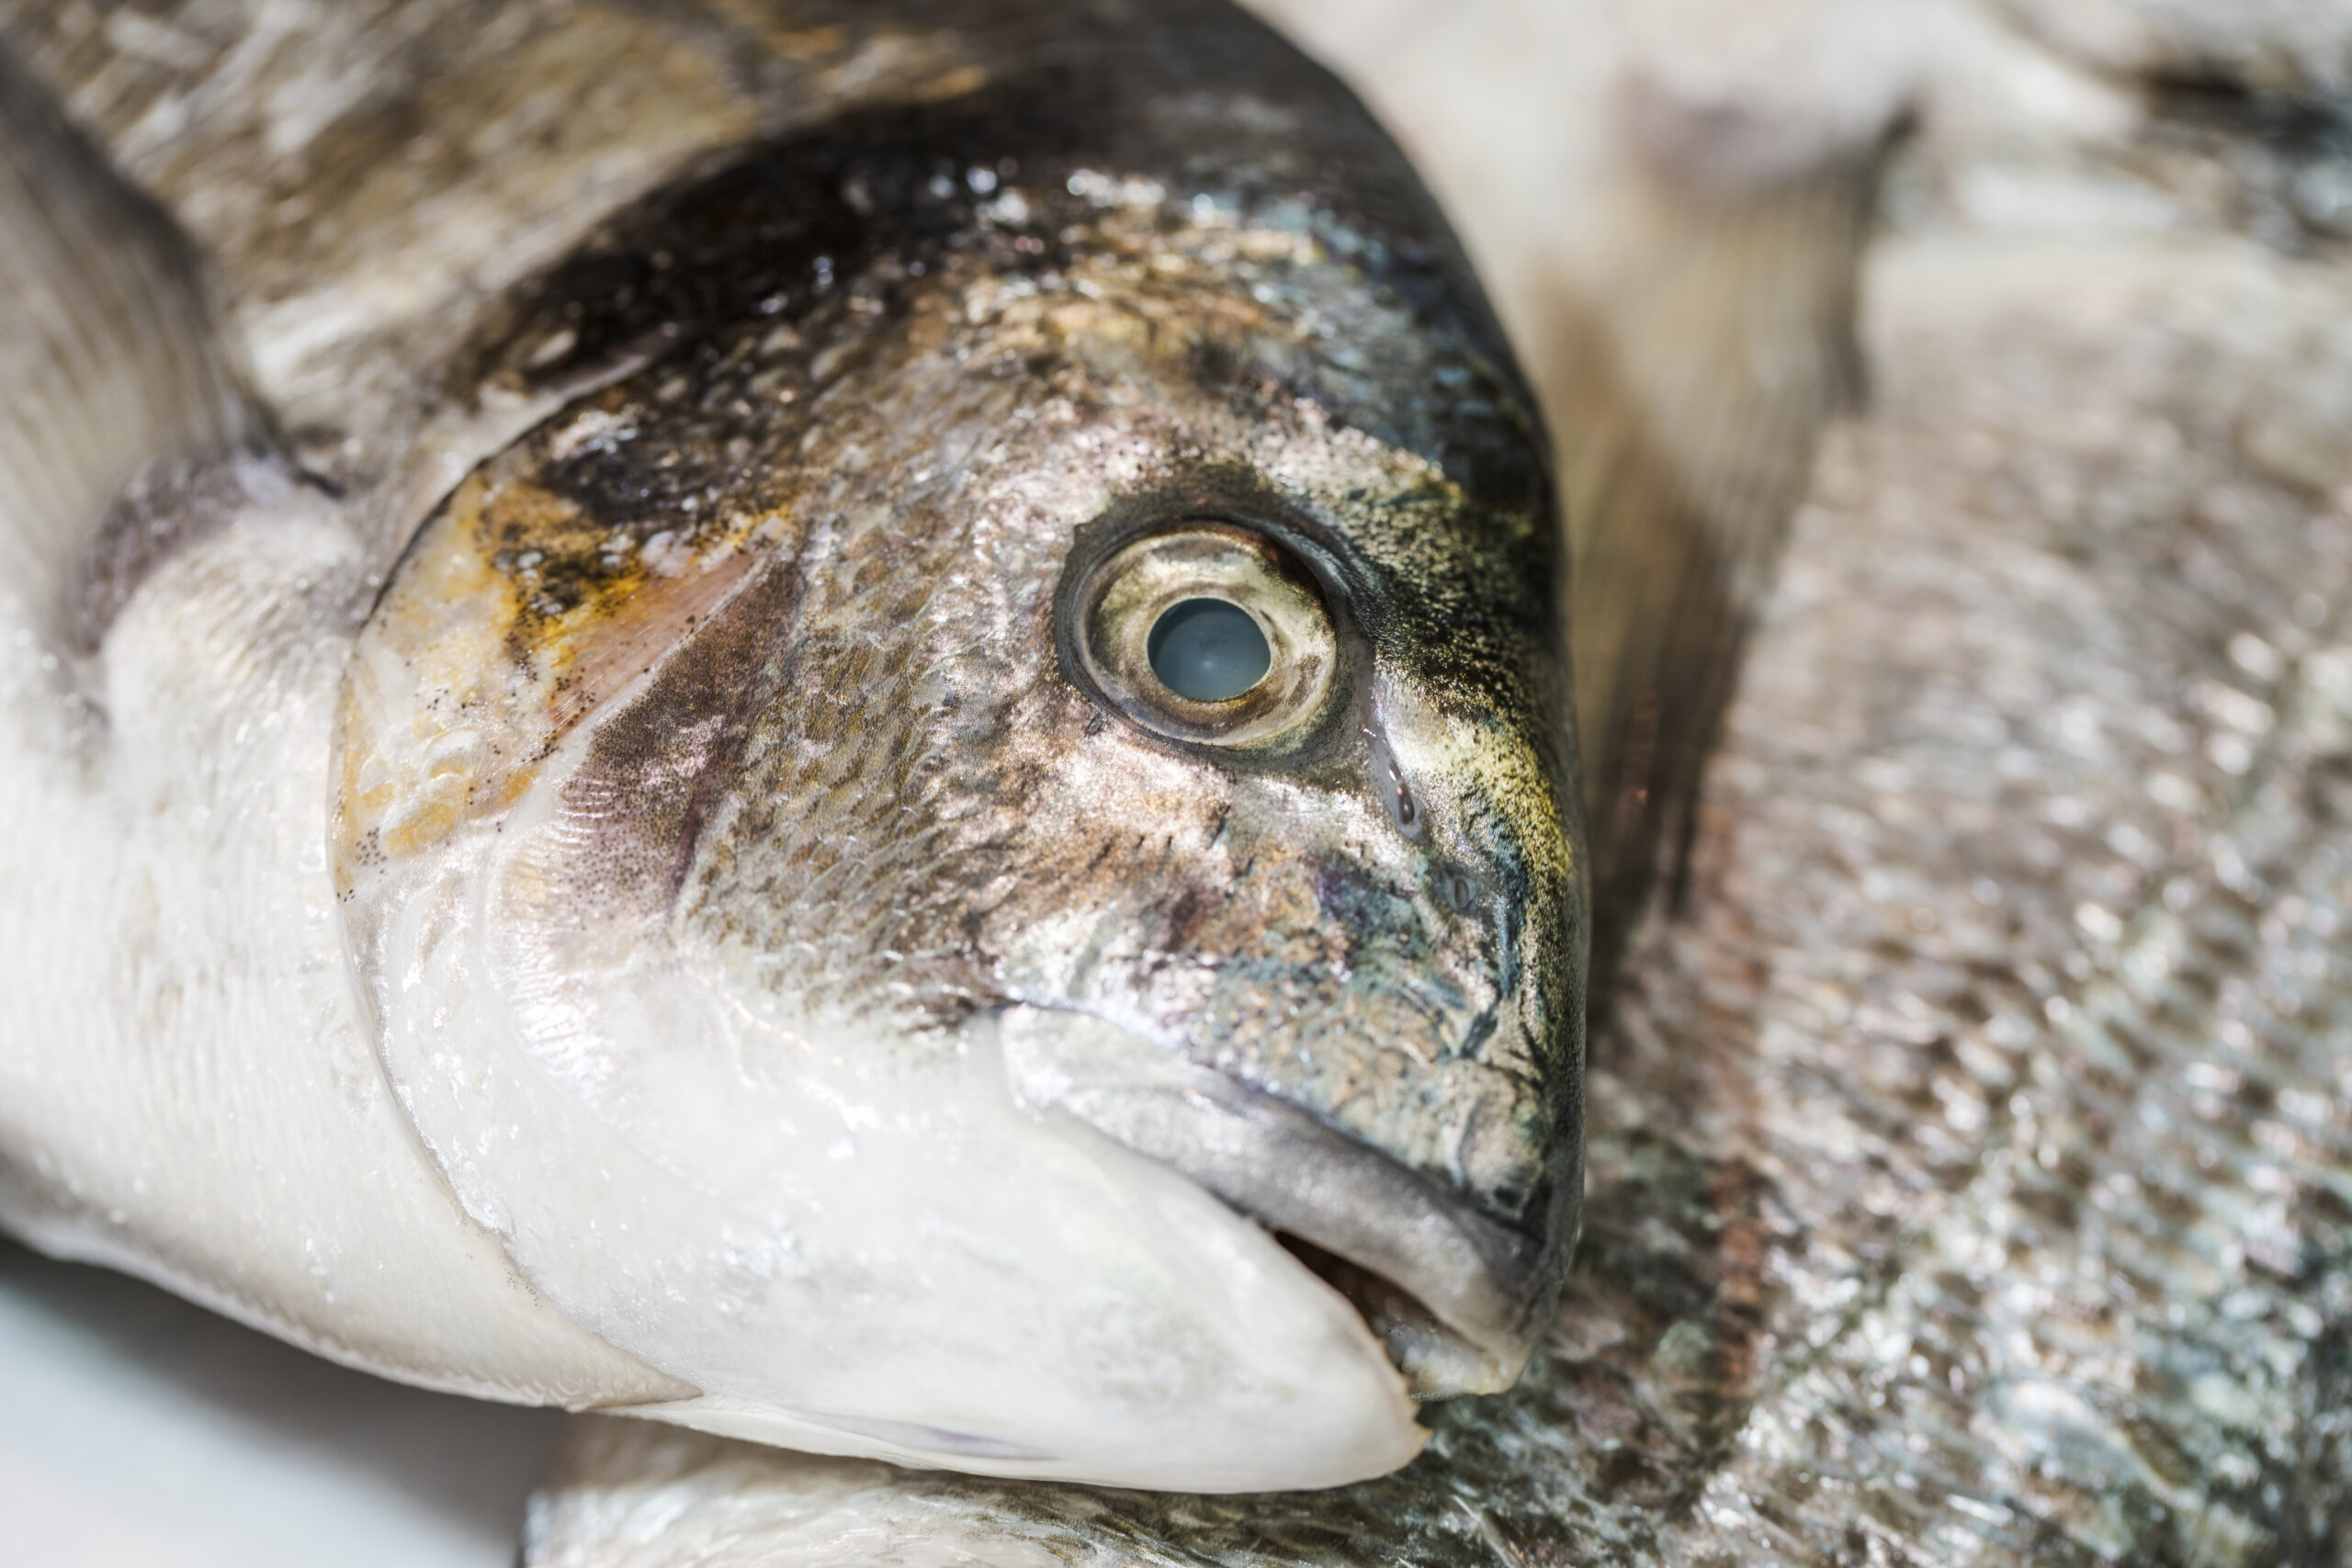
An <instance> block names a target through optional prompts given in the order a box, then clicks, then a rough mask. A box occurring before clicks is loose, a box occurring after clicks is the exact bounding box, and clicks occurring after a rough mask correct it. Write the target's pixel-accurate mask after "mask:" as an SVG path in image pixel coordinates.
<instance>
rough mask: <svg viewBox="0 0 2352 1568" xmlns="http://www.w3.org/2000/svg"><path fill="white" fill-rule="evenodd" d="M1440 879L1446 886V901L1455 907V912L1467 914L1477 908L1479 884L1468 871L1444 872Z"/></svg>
mask: <svg viewBox="0 0 2352 1568" xmlns="http://www.w3.org/2000/svg"><path fill="white" fill-rule="evenodd" d="M1440 881H1441V882H1442V885H1443V886H1444V888H1445V901H1446V902H1447V903H1448V904H1450V905H1452V906H1453V912H1454V913H1455V914H1457V915H1466V914H1468V913H1470V911H1471V910H1473V909H1475V908H1477V906H1478V885H1477V883H1476V881H1474V880H1472V878H1471V877H1470V876H1469V874H1467V873H1464V872H1460V871H1448V872H1444V873H1442V874H1441V876H1440Z"/></svg>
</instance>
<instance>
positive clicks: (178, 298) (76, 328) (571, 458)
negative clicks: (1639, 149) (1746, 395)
mask: <svg viewBox="0 0 2352 1568" xmlns="http://www.w3.org/2000/svg"><path fill="white" fill-rule="evenodd" d="M287 15H288V16H290V15H291V14H290V13H289V14H287ZM286 22H287V17H283V16H281V15H280V14H279V13H277V12H266V11H258V10H257V11H254V12H250V13H247V12H240V11H236V10H234V9H233V8H232V10H231V11H229V12H226V13H221V14H218V15H216V14H214V13H213V12H211V11H209V10H208V9H206V8H203V7H190V8H188V9H187V10H186V11H184V12H157V13H153V14H151V13H147V12H132V11H123V12H118V13H114V14H112V15H111V17H109V19H107V21H106V22H105V24H104V25H103V26H102V27H97V28H96V30H93V23H92V18H91V17H89V16H88V15H87V14H86V13H84V12H81V11H78V10H75V9H73V8H70V7H69V8H63V9H59V10H56V11H51V10H48V9H45V8H42V7H38V6H34V7H25V8H20V9H19V10H17V12H15V13H13V14H12V15H11V16H10V17H9V18H8V28H7V36H8V41H9V43H10V45H11V46H12V47H13V48H14V49H15V50H16V51H17V53H18V55H19V56H20V60H21V63H19V64H16V65H12V66H11V68H10V69H11V70H12V71H14V72H16V73H18V79H19V80H20V81H21V82H22V83H23V84H24V85H25V90H24V91H22V92H19V93H15V94H12V95H10V97H11V106H10V116H11V133H12V137H11V154H12V156H11V163H10V172H11V175H12V177H13V178H14V179H15V180H16V181H17V185H16V186H14V187H12V190H13V192H14V197H13V200H12V204H11V206H10V207H9V209H7V211H6V213H5V215H0V216H5V217H6V220H7V223H8V230H9V232H8V235H7V236H6V237H7V238H8V239H9V240H10V242H11V243H14V244H15V245H16V246H17V250H18V254H22V255H26V256H28V257H31V258H32V261H31V263H30V264H29V265H27V266H25V267H23V268H20V269H19V270H18V271H17V273H16V274H15V276H14V277H13V279H12V282H13V283H14V286H15V292H14V296H13V300H12V304H13V313H12V315H11V316H10V317H9V319H8V330H9V343H10V346H11V349H12V351H13V352H17V353H18V354H19V355H20V356H21V358H22V359H23V361H24V362H25V364H26V365H28V367H30V368H31V370H32V371H33V372H34V374H32V375H30V376H28V378H26V379H24V380H23V381H22V382H20V384H19V388H18V390H17V393H16V394H15V395H16V397H17V403H16V404H15V405H13V407H14V409H15V412H12V413H11V414H10V415H9V416H8V417H9V419H10V429H11V431H12V433H13V434H15V435H16V437H17V439H16V440H15V441H14V443H13V445H12V446H10V447H9V449H8V451H9V458H10V462H9V474H10V482H11V483H12V485H14V487H15V489H14V491H13V492H12V494H11V497H10V500H11V505H12V513H11V515H12V525H11V528H10V535H9V545H10V548H11V549H12V550H14V551H15V552H16V553H17V557H18V558H19V560H20V563H21V570H19V571H18V572H17V577H16V580H15V584H14V586H15V588H16V590H17V592H16V595H15V599H14V602H13V604H12V606H11V609H10V612H9V613H10V615H11V616H12V622H11V626H12V635H14V636H15V637H17V642H16V643H15V644H13V645H12V646H14V647H16V648H17V649H20V650H21V652H22V657H19V658H17V659H15V660H13V662H12V663H11V664H10V667H9V671H8V681H9V688H8V692H7V696H6V702H7V719H6V722H7V724H8V725H9V727H10V728H9V730H8V739H7V740H6V747H5V750H0V757H5V761H0V766H5V767H6V769H7V770H8V779H9V782H8V784H7V789H8V792H9V794H10V795H11V797H12V798H14V799H16V800H17V801H20V802H24V803H28V805H27V807H26V808H25V809H22V810H19V811H17V812H16V813H14V814H13V816H12V819H11V825H10V827H9V828H8V829H7V837H6V840H5V845H0V908H5V910H6V917H5V918H6V919H7V920H8V921H9V922H10V924H9V927H8V929H7V931H6V940H5V942H0V948H5V950H6V952H7V953H8V954H9V960H8V962H9V963H10V964H11V966H12V967H11V970H10V973H9V976H8V978H7V985H8V987H9V989H10V991H11V993H12V995H14V996H16V997H17V998H20V1003H21V1005H19V1006H17V1007H15V1008H12V1010H11V1011H10V1013H9V1017H8V1021H7V1023H6V1029H5V1032H0V1219H5V1222H6V1224H7V1225H8V1226H9V1228H10V1229H12V1230H13V1231H15V1232H16V1233H17V1234H18V1235H22V1236H25V1237H26V1238H28V1239H29V1240H31V1241H33V1242H34V1243H35V1244H36V1245H39V1246H40V1247H44V1248H45V1249H48V1250H50V1251H52V1252H55V1253H58V1254H61V1255H63V1256H68V1257H78V1258H91V1259H94V1260H98V1261H103V1262H107V1263H110V1264H114V1265H116V1266H118V1267H123V1268H127V1269H131V1270H133V1271H135V1272H140V1273H142V1274H145V1275H147V1276H148V1277H150V1278H153V1279H156V1280H160V1281H162V1282H164V1283H166V1284H168V1285H170V1286H172V1287H173V1288H174V1289H176V1290H179V1291H181V1292H183V1293H186V1294H188V1295H191V1296H193V1297H195V1298H196V1299H198V1300H199V1301H203V1302H205V1303H208V1304H210V1305H214V1306H217V1307H219V1308H220V1309H222V1310H224V1311H228V1312H230V1313H232V1314H235V1315H238V1316H241V1317H243V1318H244V1319H246V1320H247V1321H249V1322H253V1323H255V1324H257V1325H260V1326H264V1327H266V1328H268V1329H270V1330H271V1331H272V1332H275V1333H277V1334H280V1335H282V1336H284V1337H288V1338H290V1339H293V1340H294V1341H295V1342H297V1343H299V1344H302V1345H305V1346H307V1347H309V1348H313V1349H317V1350H320V1351H322V1352H323V1353H326V1354H329V1355H333V1356H335V1357H337V1358H339V1359H344V1360H346V1361H348V1362H351V1363H353V1364H355V1365H358V1366H362V1367H365V1368H368V1369H369V1370H372V1371H380V1372H384V1373H387V1374H389V1375H392V1376H396V1377H401V1378H405V1379H408V1380H411V1381H414V1382H424V1383H426V1384H429V1385H432V1386H437V1387H443V1388H448V1389H454V1390H458V1391H461V1392H466V1393H475V1394H480V1395H484V1396H488V1397H495V1398H505V1399H515V1400H525V1401H534V1402H542V1403H553V1404H565V1405H570V1406H573V1407H581V1406H598V1407H626V1408H630V1409H634V1410H637V1411H639V1412H641V1413H645V1414H650V1415H655V1416H662V1417H664V1418H667V1419H673V1420H676V1421H681V1422H684V1423H687V1424H690V1425H695V1426H698V1427H704V1428H706V1429H708V1430H712V1431H717V1432H724V1433H728V1434H731V1435H735V1436H741V1437H750V1438H757V1439H760V1440H763V1441H766V1442H775V1443H784V1444H788V1445H791V1446H793V1447H796V1448H800V1449H804V1450H816V1451H821V1452H833V1453H846V1454H860V1455H869V1456H875V1457H880V1458H887V1459H893V1460H899V1461H909V1462H914V1463H919V1464H935V1465H947V1466H951V1467H956V1468H960V1469H967V1470H978V1471H983V1472H994V1473H1001V1474H1010V1475H1023V1476H1050V1477H1056V1478H1060V1479H1069V1480H1083V1481H1103V1482H1115V1483H1125V1484H1137V1485H1162V1486H1177V1487H1183V1488H1187V1489H1193V1490H1202V1491H1222V1490H1233V1489H1245V1490H1246V1489H1254V1488H1266V1487H1283V1486H1308V1485H1318V1484H1329V1483H1336V1482H1340V1481H1346V1480H1351V1479H1355V1478H1359V1477H1362V1476H1365V1475H1370V1474H1375V1473H1379V1472H1383V1471H1385V1470H1388V1469H1392V1468H1394V1467H1396V1466H1397V1465H1398V1464H1401V1463H1403V1462H1404V1461H1407V1460H1408V1459H1409V1458H1410V1457H1411V1456H1412V1454H1413V1453H1414V1452H1416V1451H1417V1450H1419V1447H1420V1445H1421V1444H1422V1442H1423V1441H1424V1440H1425V1435H1426V1434H1425V1428H1424V1427H1421V1426H1420V1425H1419V1422H1418V1421H1417V1419H1416V1405H1415V1403H1414V1396H1415V1395H1419V1396H1423V1397H1430V1396H1443V1395H1448V1394H1454V1393H1471V1392H1484V1391H1491V1390H1495V1389H1498V1388H1501V1387H1505V1386H1508V1384H1509V1383H1510V1382H1511V1381H1512V1380H1513V1379H1514V1378H1515V1377H1516V1376H1517V1375H1518V1373H1519V1371H1520V1370H1521V1367H1522V1366H1523V1364H1524V1362H1525V1360H1526V1358H1527V1356H1528V1354H1529V1353H1530V1351H1531V1349H1532V1346H1533V1344H1534V1342H1535V1340H1536V1339H1537V1338H1538V1337H1540V1335H1541V1333H1542V1332H1543V1329H1544V1325H1545V1324H1546V1323H1547V1322H1548V1320H1549V1314H1550V1310H1551V1306H1552V1303H1553V1301H1554V1299H1555V1296H1556V1292H1557V1289H1558V1280H1559V1278H1560V1276H1561V1273H1562V1271H1563V1269H1564V1267H1565V1259H1566V1253H1567V1248H1568V1247H1569V1246H1570V1245H1571V1243H1572V1240H1573V1237H1574V1235H1575V1231H1576V1227H1577V1213H1578V1201H1579V1198H1580V1195H1581V1188H1582V1180H1581V1167H1580V1163H1579V1151H1580V1147H1581V1122H1580V1117H1581V1087H1580V1086H1581V1071H1582V1068H1581V1060H1582V1055H1581V1052H1582V1046H1581V1017H1582V994H1581V989H1580V987H1581V976H1582V965H1583V951H1584V944H1585V942H1586V941H1587V931H1586V929H1585V916H1584V912H1583V876H1584V869H1583V860H1582V853H1581V851H1580V849H1579V847H1578V832H1579V825H1578V819H1577V805H1576V799H1575V794H1574V784H1573V772H1572V770H1573V760H1572V758H1573V748H1572V743H1571V741H1570V739H1569V733H1568V723H1567V712H1566V688H1565V682H1564V678H1563V673H1562V664H1561V659H1560V652H1561V647H1562V635H1561V631H1560V627H1559V622H1558V605H1557V601H1556V595H1555V583H1556V572H1555V567H1554V564H1553V563H1554V561H1555V555H1556V552H1555V543H1554V534H1553V529H1552V524H1551V518H1552V502H1551V491H1550V478H1549V470H1548V466H1547V461H1546V457H1545V454H1544V442H1543V435H1542V431H1541V427H1540V422H1539V421H1538V419H1537V416H1536V415H1535V413H1534V411H1533V404H1532V400H1531V398H1530V397H1529V395H1528V394H1527V392H1526V390H1525V389H1524V387H1523V386H1522V385H1521V382H1520V380H1519V378H1518V376H1517V372H1516V371H1515V369H1514V368H1513V367H1512V365H1511V362H1510V354H1509V350H1508V348H1507V346H1506V345H1505V344H1504V343H1503V340H1502V338H1501V335H1500V333H1499V332H1498V329H1497V328H1496V326H1495V324H1494V322H1493V321H1492V319H1491V317H1490V316H1489V315H1488V313H1487V309H1486V306H1485V304H1484V302H1483V299H1482V298H1481V297H1480V295H1479V294H1478V291H1477V288H1476V283H1475V281H1473V280H1472V278H1471V276H1470V275H1469V272H1468V269H1467V266H1466V264H1465V263H1464V262H1463V261H1462V259H1461V257H1460V255H1459V253H1458V251H1457V250H1456V248H1455V247H1454V245H1453V241H1452V240H1451V237H1450V235H1449V234H1448V233H1447V231H1446V230H1445V228H1444V225H1443V222H1442V219H1441V218H1440V217H1439V216H1438V214H1437V212H1436V209H1435V208H1434V206H1433V204H1431V203H1430V201H1429V199H1428V197H1426V195H1425V194H1424V193H1422V191H1421V190H1420V188H1419V185H1418V183H1417V182H1416V180H1415V179H1414V177H1413V176H1412V175H1411V173H1410V171H1409V170H1408V168H1407V167H1406V165H1405V164H1404V163H1403V162H1402V160H1401V158H1400V157H1399V156H1398V155H1397V154H1396V152H1394V150H1393V148H1391V147H1390V146H1389V145H1388V144H1387V142H1386V141H1385V138H1384V137H1383V136H1382V135H1381V133H1380V132H1379V131H1378V130H1377V129H1376V127H1374V125H1373V124H1372V122H1371V121H1370V120H1369V118H1367V117H1365V116H1364V115H1363V112H1362V110H1361V109H1360V108H1359V107H1357V106H1356V105H1355V104H1354V102H1353V100H1352V99H1351V98H1350V97H1349V96H1348V95H1347V94H1346V92H1345V91H1344V89H1342V88H1340V87H1339V86H1338V85H1337V84H1336V83H1335V82H1334V81H1333V80H1332V79H1331V78H1329V76H1327V75H1325V74H1324V73H1321V72H1320V71H1318V70H1317V69H1316V68H1314V67H1312V66H1311V65H1308V64H1307V63H1306V62H1304V61H1303V60H1302V59H1300V58H1299V57H1298V56H1297V55H1296V54H1295V53H1294V52H1293V51H1289V50H1288V49H1287V48H1286V47H1285V46H1283V45H1282V44H1281V43H1280V42H1279V40H1277V39H1275V38H1274V37H1273V36H1272V34H1270V33H1268V32H1267V31H1265V30H1264V29H1263V28H1262V27H1261V26H1260V25H1259V24H1256V23H1254V22H1251V21H1250V20H1248V19H1247V18H1245V17H1241V16H1240V15H1239V14H1238V13H1235V12H1232V11H1230V10H1228V9H1227V8H1225V7H1222V6H1195V5H1190V4H1170V5H1166V6H1148V7H1128V6H1103V7H1100V8H1091V7H1088V6H1027V5H1012V6H993V5H983V6H975V7H969V8H962V9H957V10H955V11H953V12H941V13H938V14H934V12H933V9H932V8H930V7H926V6H905V7H898V6H855V7H824V6H805V7H804V6H770V7H731V6H712V7H709V8H708V9H707V10H700V9H679V10H672V11H665V12H663V13H662V14H661V15H659V16H654V15H651V14H649V13H645V12H642V11H639V10H638V9H635V8H632V7H627V6H612V7H603V8H600V7H587V8H581V7H537V6H503V7H483V8H469V7H454V8H450V7H439V6H433V5H429V4H419V5H413V6H388V7H382V8H379V9H373V10H352V11H343V10H336V11H334V13H333V14H332V15H329V14H326V13H322V14H320V15H318V16H315V17H308V16H306V17H302V18H300V19H299V21H298V22H297V23H295V24H293V25H285V24H286ZM281 28H282V30H280V29H281ZM476 28H481V29H483V30H481V31H479V32H477V31H476V30H475V29H476ZM85 128H86V129H85ZM159 128H160V129H159ZM124 176H128V181H129V182H130V183H126V182H125V178H124ZM61 190H62V193H63V194H62V195H61V194H59V193H60V191H61ZM92 214H95V217H91V216H89V215H92ZM93 255H95V256H97V257H101V258H103V257H105V256H108V255H123V256H128V257H130V260H127V261H118V262H114V263H108V264H107V265H106V266H105V267H104V268H99V269H97V270H96V276H97V277H98V278H99V279H100V280H101V281H103V282H105V283H106V284H107V286H108V287H109V288H111V289H112V292H111V293H107V292H106V291H105V290H103V289H96V288H92V287H90V286H89V285H90V276H91V275H92V274H93V271H94V266H95V264H93V263H92V262H90V261H89V260H88V259H87V258H88V257H90V256H93ZM142 308H143V309H144V310H145V313H144V315H143V316H141V317H139V318H136V319H134V320H133V321H131V323H130V330H128V331H126V330H125V327H126V322H125V319H124V316H123V314H122V313H123V312H124V311H130V310H141V309H142ZM91 367H97V368H98V369H99V370H100V371H103V372H104V374H93V373H92V370H91ZM141 399H143V400H145V401H144V402H143V403H140V402H139V401H138V400H141ZM134 403H136V404H137V405H138V406H140V407H141V408H144V409H146V410H147V415H146V416H145V417H143V418H142V419H141V420H138V421H132V420H126V419H125V418H123V417H121V415H122V411H123V410H124V409H125V408H127V407H130V406H132V405H133V404H134ZM52 429H53V430H55V431H58V432H62V437H63V439H62V441H51V440H47V439H43V438H42V433H43V432H45V431H49V430H52ZM108 495H111V496H112V497H113V499H112V500H111V501H110V502H107V501H104V500H102V499H100V498H104V497H106V496H108ZM1200 603H1207V604H1211V605H1212V606H1215V605H1224V606H1226V607H1227V614H1228V616H1230V614H1231V612H1233V611H1236V610H1238V612H1239V615H1240V616H1241V618H1242V621H1243V622H1244V623H1245V624H1244V626H1243V629H1242V630H1241V631H1240V632H1238V633H1232V634H1230V635H1232V636H1239V637H1243V638H1244V639H1245V643H1246V640H1247V639H1248V638H1250V637H1254V638H1255V639H1256V644H1255V647H1256V649H1257V653H1256V657H1257V658H1259V659H1260V660H1261V665H1260V666H1259V668H1261V669H1262V671H1263V673H1262V674H1261V675H1258V676H1257V677H1256V678H1255V679H1254V680H1253V681H1250V682H1244V683H1243V685H1242V687H1241V688H1240V689H1238V690H1236V691H1227V690H1224V689H1221V688H1220V689H1214V690H1212V689H1209V688H1200V689H1198V690H1193V682H1194V677H1193V676H1192V675H1190V674H1180V673H1175V672H1173V671H1174V669H1175V667H1174V666H1171V665H1167V664H1164V663H1163V662H1162V661H1161V652H1160V643H1161V628H1162V627H1163V626H1168V625H1171V624H1173V623H1171V622H1170V620H1169V617H1170V615H1173V614H1175V613H1176V612H1178V611H1180V610H1182V609H1184V607H1185V606H1189V605H1195V604H1200ZM1188 613H1189V612H1188ZM1179 618H1180V619H1181V618H1182V617H1179ZM1234 646H1237V647H1239V648H1240V654H1239V655H1237V656H1236V657H1245V658H1246V657H1247V656H1249V655H1250V647H1249V646H1243V645H1234ZM1227 651H1228V652H1230V649H1228V650H1227ZM1219 657H1224V655H1220V656H1219ZM1278 1237H1279V1238H1280V1239H1278Z"/></svg>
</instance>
